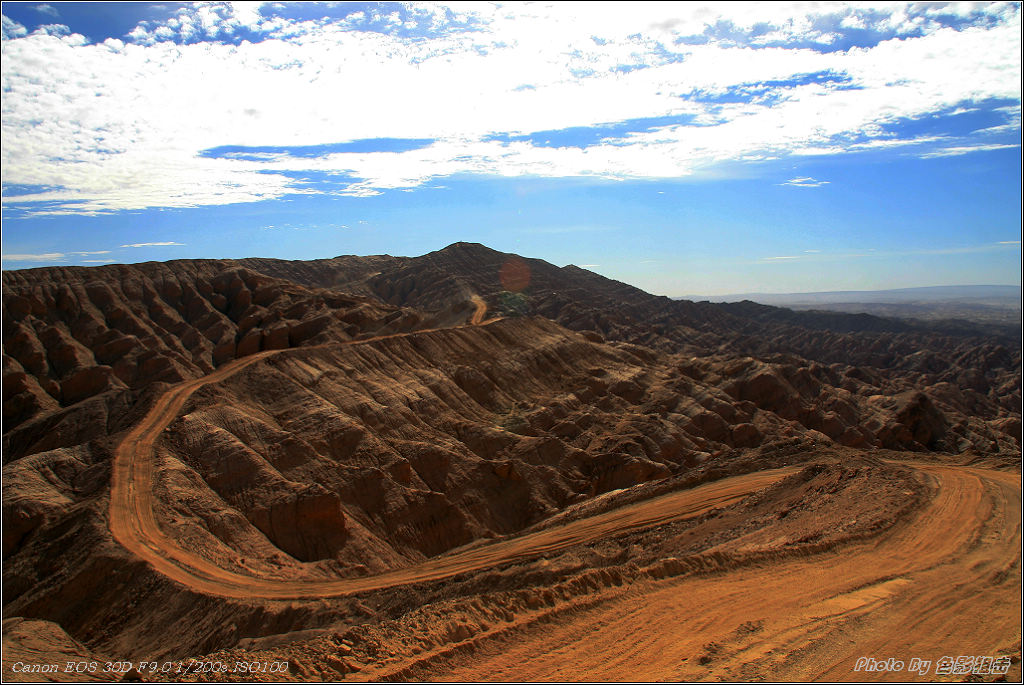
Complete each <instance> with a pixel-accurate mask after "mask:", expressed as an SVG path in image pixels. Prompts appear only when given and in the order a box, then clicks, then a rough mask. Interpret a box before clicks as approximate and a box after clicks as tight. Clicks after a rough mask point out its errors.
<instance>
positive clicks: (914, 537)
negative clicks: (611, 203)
mask: <svg viewBox="0 0 1024 685" xmlns="http://www.w3.org/2000/svg"><path fill="white" fill-rule="evenodd" d="M3 284H4V290H3V350H4V357H3V359H4V381H3V393H4V414H3V416H4V424H3V462H4V473H3V555H4V564H3V590H4V592H3V601H4V612H3V619H4V620H3V645H4V653H3V669H4V670H3V677H4V679H5V680H11V681H17V680H22V681H38V680H48V681H85V680H122V679H128V680H152V681H168V680H171V681H249V680H268V681H282V680H289V681H290V680H307V681H320V680H341V679H345V680H498V681H508V680H722V679H728V680H759V679H774V680H865V679H867V680H914V679H918V680H926V681H931V680H957V681H962V680H981V681H995V680H1011V681H1012V680H1020V677H1021V666H1020V652H1021V635H1020V613H1019V612H1020V599H1021V573H1020V552H1021V537H1020V524H1021V508H1020V500H1021V497H1020V490H1021V487H1020V454H1021V451H1020V439H1021V395H1020V377H1021V374H1020V368H1021V366H1020V364H1021V341H1020V330H1019V325H1011V326H1004V325H1002V324H1000V323H999V322H993V321H985V322H984V323H972V322H969V321H965V320H954V321H949V320H941V321H928V322H926V321H920V320H918V321H910V320H903V319H893V318H880V317H875V316H870V315H867V314H849V313H841V312H828V311H794V310H790V309H783V308H777V307H772V306H767V305H761V304H755V303H753V302H750V301H744V302H738V303H710V302H699V303H695V302H691V301H675V300H671V299H668V298H664V297H655V296H652V295H649V294H647V293H645V292H643V291H641V290H638V289H636V288H633V287H631V286H628V285H626V284H623V283H618V282H615V281H611V280H608V279H606V278H603V277H601V276H598V275H596V274H594V273H592V272H589V271H586V270H584V269H581V268H578V267H574V266H567V267H564V268H559V267H555V266H553V265H551V264H548V263H546V262H543V261H540V260H534V259H527V258H524V257H519V256H516V255H510V254H504V253H500V252H496V251H494V250H490V249H488V248H486V247H484V246H482V245H477V244H469V243H457V244H455V245H451V246H449V247H447V248H445V249H443V250H440V251H437V252H433V253H430V254H427V255H424V256H421V257H414V258H406V257H391V256H387V255H383V256H371V257H356V256H346V257H337V258H334V259H325V260H316V261H308V262H290V261H281V260H272V259H243V260H183V261H175V262H166V263H146V264H136V265H112V266H103V267H94V268H74V267H61V268H57V267H53V268H41V269H31V270H25V271H9V272H5V273H4V274H3ZM864 658H868V659H871V660H873V661H871V663H872V664H874V666H873V667H872V670H865V669H864V665H863V664H864V661H863V659H864ZM915 659H916V660H917V661H914V660H915ZM69 664H70V666H69Z"/></svg>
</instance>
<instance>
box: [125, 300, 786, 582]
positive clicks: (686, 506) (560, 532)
mask: <svg viewBox="0 0 1024 685" xmlns="http://www.w3.org/2000/svg"><path fill="white" fill-rule="evenodd" d="M473 303H474V305H475V306H476V310H475V312H474V314H473V316H472V318H471V323H470V325H480V326H485V325H488V324H491V323H493V322H495V321H498V320H500V319H497V318H495V319H490V320H485V319H484V317H485V316H486V314H487V305H486V303H485V302H484V301H483V299H482V298H479V297H477V296H474V297H473ZM424 332H427V331H416V332H412V333H397V334H393V335H385V336H377V337H374V338H367V339H364V340H356V341H350V342H346V343H337V344H341V345H360V344H367V343H371V342H374V341H376V340H382V339H387V338H396V337H404V336H410V335H417V334H421V333H424ZM284 351H286V350H268V351H264V352H259V353H256V354H253V355H251V356H248V357H243V358H241V359H236V360H234V361H232V362H229V363H228V364H225V365H224V366H221V367H220V368H218V369H217V370H216V371H214V372H213V373H210V374H208V375H206V376H203V377H202V378H197V379H194V380H190V381H185V382H183V383H180V384H178V385H175V386H173V387H172V388H170V389H169V390H168V391H167V392H165V393H164V394H163V395H161V396H160V397H159V398H157V400H156V402H155V403H154V405H153V406H152V408H151V409H150V410H149V412H148V413H147V414H146V416H145V417H144V418H143V419H142V421H140V422H139V423H138V424H137V425H135V426H134V427H133V428H132V429H131V430H130V431H129V432H128V434H127V435H126V436H125V438H124V439H123V440H122V441H121V443H120V444H119V445H118V447H117V449H116V450H115V452H114V462H113V472H112V475H111V493H110V523H109V525H110V531H111V533H112V534H113V536H114V539H115V540H117V542H119V543H120V544H121V545H123V546H124V547H125V548H126V549H128V550H129V551H130V552H132V553H133V554H135V555H136V556H138V557H139V558H141V559H143V560H145V561H147V562H148V563H150V564H151V565H152V566H153V568H154V569H156V570H157V571H158V572H159V573H161V574H162V575H164V576H166V577H167V578H169V579H171V580H173V581H175V582H178V583H180V584H181V585H184V586H186V587H188V588H190V589H192V590H195V591H197V592H202V593H206V594H212V595H219V596H223V597H233V598H247V599H249V598H256V597H262V598H267V599H303V598H317V597H332V596H341V595H348V594H353V593H358V592H364V591H367V590H374V589H379V588H386V587H392V586H395V585H404V584H408V583H415V582H422V581H429V580H436V579H440V578H446V577H450V576H453V575H457V574H459V573H465V572H468V571H475V570H480V569H483V568H487V567H491V566H493V565H495V564H499V563H502V562H508V561H514V560H517V559H524V558H529V557H533V556H536V555H538V554H544V553H547V552H551V551H554V550H558V549H562V548H565V547H568V546H571V545H576V544H579V543H581V542H587V541H591V540H597V539H599V538H601V537H604V536H606V535H608V534H610V533H614V532H620V531H625V530H630V529H634V528H641V527H645V526H650V525H655V524H659V523H663V522H666V521H671V520H677V519H680V518H687V517H691V516H698V515H700V514H702V513H704V512H705V511H708V510H709V509H712V508H714V507H721V506H726V505H728V504H731V503H732V502H735V501H737V500H738V499H741V498H742V497H744V496H746V495H747V494H749V493H750V492H752V491H754V490H757V489H758V488H762V487H766V486H767V485H769V484H771V483H773V482H775V481H776V480H778V479H780V478H782V477H783V476H785V475H788V473H790V472H791V471H792V470H793V469H781V470H774V471H764V472H761V473H756V474H750V475H747V476H741V477H737V478H730V479H728V480H725V481H720V482H717V483H711V484H708V485H704V486H702V487H698V488H695V489H693V490H689V491H685V492H678V493H671V494H668V495H664V496H662V497H658V498H655V499H652V500H649V501H646V502H641V503H638V504H634V505H631V506H627V507H622V508H620V509H616V510H614V511H611V512H607V513H605V514H601V515H598V516H593V517H590V518H587V519H584V520H581V521H576V522H573V523H570V524H567V525H564V526H559V527H556V528H552V529H548V530H544V531H539V532H536V533H531V534H527V535H522V536H518V537H515V538H511V539H505V540H502V541H498V542H494V543H490V544H484V545H479V546H475V547H473V548H471V549H467V550H464V551H455V552H452V553H449V554H446V555H443V556H440V557H436V558H433V559H430V560H428V561H426V562H424V563H422V564H419V565H416V566H413V567H409V568H404V569H399V570H395V571H391V572H387V573H383V574H380V575H376V576H369V577H363V578H350V579H338V580H282V579H267V578H257V577H253V576H249V575H245V574H240V573H236V572H234V571H230V570H227V569H224V568H221V567H219V566H217V565H215V564H214V563H212V562H210V561H209V560H207V559H204V558H202V557H200V556H198V555H196V554H194V553H192V552H191V551H189V550H187V549H185V548H183V547H182V546H181V545H179V544H178V543H177V542H176V541H175V540H174V539H172V538H170V537H168V536H167V535H166V534H165V533H164V532H163V531H162V530H161V529H160V525H159V524H158V522H157V519H156V514H155V511H154V506H153V505H154V501H153V498H154V494H153V482H154V473H155V465H154V453H153V447H154V444H155V442H156V441H157V439H158V438H159V437H160V434H161V433H162V432H163V430H164V429H165V428H166V427H167V426H169V425H170V423H171V422H172V421H173V420H174V419H175V417H177V416H178V414H179V413H180V412H181V410H182V408H183V407H184V405H185V403H186V402H187V401H188V399H189V397H191V396H192V394H193V393H194V392H196V391H197V390H198V389H200V388H201V387H203V386H205V385H208V384H211V383H219V382H221V381H223V380H225V379H227V378H229V377H230V376H232V375H234V374H236V373H238V372H239V371H242V370H243V369H245V368H247V367H249V366H251V365H252V364H255V363H257V362H259V361H261V360H263V359H266V358H268V357H270V356H273V355H275V354H279V353H281V352H284Z"/></svg>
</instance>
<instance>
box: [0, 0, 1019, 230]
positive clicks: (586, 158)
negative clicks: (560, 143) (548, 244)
mask: <svg viewBox="0 0 1024 685" xmlns="http://www.w3.org/2000/svg"><path fill="white" fill-rule="evenodd" d="M605 5H606V4H601V3H598V4H594V5H586V6H582V5H579V4H576V3H559V4H556V5H554V6H543V5H513V6H502V5H490V4H463V3H460V4H456V5H453V6H445V5H440V4H430V5H411V6H406V7H405V8H404V9H403V13H402V14H398V13H391V12H381V11H380V10H379V9H367V10H365V11H362V12H353V13H351V14H349V15H348V16H347V17H346V18H345V19H344V20H342V21H338V22H333V23H332V22H324V21H320V20H317V21H302V22H298V21H288V20H286V19H283V18H282V17H281V16H277V15H275V14H274V9H273V7H267V6H265V5H264V6H259V5H258V4H255V3H232V4H230V5H227V4H223V3H198V4H195V5H189V6H186V7H184V8H181V9H180V10H175V13H174V14H173V16H170V17H169V18H168V19H167V20H166V21H164V22H163V23H151V24H146V25H141V24H140V25H139V26H138V27H136V28H135V29H134V30H133V31H132V32H130V33H129V34H128V35H127V36H125V39H126V42H124V41H120V40H116V39H108V40H107V41H105V42H103V43H99V44H94V45H89V44H86V41H85V39H84V38H83V37H82V36H78V35H77V34H72V35H66V34H67V31H63V32H62V31H61V30H60V29H57V28H53V27H51V28H49V29H47V30H46V31H42V30H39V31H36V32H35V33H33V34H32V35H25V34H26V32H25V30H24V27H22V26H20V25H19V24H17V23H16V22H11V21H10V20H9V19H7V18H6V17H5V18H4V35H5V40H6V42H5V45H4V64H3V83H4V88H5V97H4V103H3V112H4V113H3V136H4V146H3V159H2V161H3V177H4V182H5V183H16V184H26V185H33V186H41V187H45V188H49V190H46V191H42V192H38V193H32V194H29V195H20V196H17V197H10V198H6V199H5V204H10V205H17V206H20V207H23V208H26V209H27V211H31V212H34V213H36V214H97V213H104V212H112V211H120V210H127V209H140V208H146V207H194V206H200V205H214V204H228V203H240V202H256V201H260V200H266V199H275V198H281V197H284V196H286V195H289V194H297V193H301V194H312V193H317V192H334V193H339V194H344V195H351V196H362V197H365V196H372V195H377V194H380V193H381V192H384V191H387V190H389V189H412V188H417V187H420V186H422V185H424V184H427V183H431V182H432V180H433V179H438V178H443V177H446V176H451V175H454V174H493V175H499V176H547V177H565V176H591V177H598V178H609V179H632V178H681V177H687V176H697V175H700V174H702V173H705V172H707V171H709V170H713V169H716V168H718V167H720V166H721V165H722V164H723V163H727V162H741V163H747V162H757V161H761V160H767V159H777V158H780V157H785V156H789V155H795V156H806V155H834V154H843V153H854V152H865V151H870V150H875V151H884V150H887V149H890V148H899V147H902V146H909V145H919V146H922V153H921V154H922V155H925V156H929V155H930V156H938V155H941V154H947V155H948V154H960V152H950V151H951V150H960V149H963V150H965V151H967V149H968V148H970V151H975V150H980V149H982V148H981V147H979V146H977V145H972V143H974V141H973V140H969V139H965V138H963V137H960V138H951V137H949V136H939V135H936V136H930V137H921V136H918V137H907V136H905V135H898V134H896V133H894V132H893V131H892V130H891V129H893V128H894V127H897V126H898V124H899V123H900V122H903V121H905V120H907V119H915V118H921V117H926V116H935V115H942V116H951V113H952V112H954V111H955V110H956V109H957V108H963V107H971V106H974V105H976V104H977V103H984V102H988V101H993V100H1003V101H1006V100H1010V101H1013V100H1016V101H1019V99H1020V13H1019V8H1017V7H1015V5H1014V4H1013V3H1001V4H1000V3H996V4H992V5H985V6H979V7H973V8H966V9H965V8H959V9H950V10H949V11H948V12H947V11H944V13H935V12H931V10H928V11H925V10H923V9H921V8H918V7H917V6H913V7H909V6H905V5H904V4H902V3H896V4H892V5H888V4H884V3H881V4H875V5H861V4H857V5H854V6H847V5H844V4H834V5H823V6H817V5H814V4H801V3H794V4H785V3H751V4H745V3H728V4H725V5H722V6H708V5H693V6H691V5H689V4H680V5H676V4H672V5H666V4H658V3H655V4H650V5H648V4H643V3H633V4H631V5H630V10H629V11H628V12H625V11H623V10H622V8H621V7H618V6H614V5H612V6H607V7H606V6H605ZM954 14H957V15H959V16H962V17H965V18H970V17H975V16H979V17H980V16H981V15H985V16H986V17H987V18H985V19H984V20H980V19H979V20H978V21H977V22H975V23H974V25H972V26H967V27H965V28H961V29H959V30H957V29H954V28H950V27H949V26H947V25H944V24H943V23H942V17H943V16H947V15H948V16H953V15H954ZM721 22H725V23H727V24H729V25H731V26H733V27H734V28H735V29H736V31H739V32H742V31H753V29H754V28H755V27H760V26H761V25H765V26H769V27H771V30H770V31H769V32H767V33H761V34H760V38H759V39H758V41H759V42H760V43H761V44H765V45H769V44H770V45H775V47H763V48H756V47H751V45H743V44H740V43H738V42H737V41H736V40H734V39H733V38H728V39H726V38H722V39H719V38H717V37H715V36H714V34H713V29H714V27H716V26H719V25H721V24H720V23H721ZM844 22H845V28H851V27H853V26H856V27H858V30H871V31H876V32H878V31H886V32H888V33H887V34H885V35H891V36H892V37H891V38H890V39H887V40H881V41H879V42H878V43H877V44H876V45H873V46H871V47H864V48H852V49H850V50H846V51H833V52H823V51H821V50H820V49H819V48H817V47H808V45H811V44H817V45H821V44H824V42H827V41H830V40H833V39H834V38H835V32H836V31H840V30H845V29H844V24H843V23H844ZM410 23H415V24H416V25H417V27H418V28H417V30H419V31H429V33H428V34H427V35H425V36H419V35H417V36H415V37H412V38H406V37H403V35H402V33H401V32H402V31H405V30H410V29H409V26H407V25H408V24H410ZM371 25H373V26H377V29H375V30H372V31H371V30H363V29H365V28H367V27H368V26H371ZM463 25H470V26H472V28H473V30H472V31H462V30H460V29H459V27H460V26H463ZM861 25H863V26H864V27H865V28H863V29H861V28H859V27H861ZM381 26H383V27H385V28H383V29H381V28H380V27H381ZM19 27H20V28H19ZM387 27H390V28H387ZM821 27H826V28H821ZM243 29H244V30H247V31H255V32H257V33H263V34H265V35H267V36H269V37H268V38H266V39H264V40H262V41H258V42H249V41H241V42H239V43H238V44H237V45H232V44H226V43H220V42H214V40H213V39H215V38H225V37H229V36H231V35H235V34H236V33H238V32H239V31H242V30H243ZM758 31H760V28H758ZM706 32H710V33H706ZM701 33H706V35H707V36H710V38H708V39H707V41H706V42H705V43H704V44H687V43H685V42H684V43H677V42H676V41H677V40H679V39H680V38H685V37H686V36H690V35H696V34H701ZM174 41H178V42H174ZM181 41H184V43H185V44H181ZM750 42H755V41H750ZM790 43H792V45H790ZM780 44H786V45H785V46H782V45H780ZM623 66H627V67H629V69H627V70H625V71H624V70H623V69H622V67H623ZM809 74H827V75H831V76H832V78H831V79H817V80H816V79H808V78H807V75H809ZM524 84H527V85H529V86H530V87H529V88H523V87H522V86H523V85H524ZM723 96H728V97H723ZM998 116H1001V117H1003V120H1004V121H1005V124H1003V125H1005V126H1009V127H1010V128H1009V129H999V130H998V131H989V132H988V133H984V132H978V134H977V135H978V136H982V135H986V136H989V137H988V138H987V139H986V141H987V143H989V144H996V145H998V144H999V143H998V139H996V140H995V141H994V140H993V138H992V137H991V136H992V135H1000V134H1005V133H1006V132H1007V131H1009V132H1011V133H1012V130H1013V127H1016V130H1019V126H1020V124H1019V122H1020V109H1019V105H1018V106H1016V109H1015V111H1014V108H1013V107H1010V108H1009V109H1007V110H1006V111H1003V112H999V113H998ZM642 118H676V119H677V120H678V121H679V123H674V124H673V123H667V124H666V125H664V126H661V127H658V128H655V129H653V130H649V131H642V132H634V133H630V134H626V135H622V136H618V137H616V136H611V135H610V137H608V138H606V139H605V140H601V141H598V142H595V143H593V144H590V145H588V146H586V147H584V148H581V147H569V146H566V147H550V146H539V145H535V144H532V143H530V142H528V141H513V142H502V141H501V140H500V139H494V135H495V134H505V135H513V136H514V135H515V134H529V133H533V132H537V131H549V130H559V129H564V128H568V127H592V126H597V125H601V124H609V123H614V122H621V121H624V120H630V119H642ZM687 119H689V121H687ZM994 128H996V127H994ZM382 137H387V138H423V139H429V140H434V141H435V142H433V143H432V144H430V145H429V146H427V147H423V148H420V149H415V150H410V151H406V152H376V153H338V152H335V153H332V154H327V155H323V156H321V157H315V158H309V157H296V156H289V155H286V154H280V153H273V152H258V151H257V152H256V153H255V154H250V153H246V154H243V155H237V154H236V155H235V156H233V157H232V156H225V157H222V158H213V157H209V156H200V155H199V152H200V151H202V150H207V149H210V148H216V147H220V146H225V145H238V146H250V147H256V146H277V147H281V146H302V145H321V144H326V143H340V142H346V141H351V140H360V139H373V138H382ZM937 145H941V146H942V148H941V149H940V150H936V149H935V147H936V146H937ZM929 146H930V147H929ZM990 149H997V148H995V147H992V148H990ZM317 173H323V174H334V175H336V176H335V177H336V178H338V176H337V175H338V174H347V175H348V176H349V177H350V178H351V180H350V181H348V182H344V181H340V180H339V181H338V182H337V183H336V184H335V185H334V186H333V187H328V188H327V189H326V190H321V189H318V188H316V187H314V186H309V185H304V184H302V183H301V182H299V181H297V180H296V176H299V175H305V174H317ZM793 180H794V181H795V180H798V179H793ZM810 180H811V181H813V184H814V185H810V184H806V185H804V186H803V187H817V186H820V185H822V184H824V183H825V182H822V181H814V180H813V179H810ZM787 184H788V185H801V184H799V183H793V182H792V181H790V182H787Z"/></svg>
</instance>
